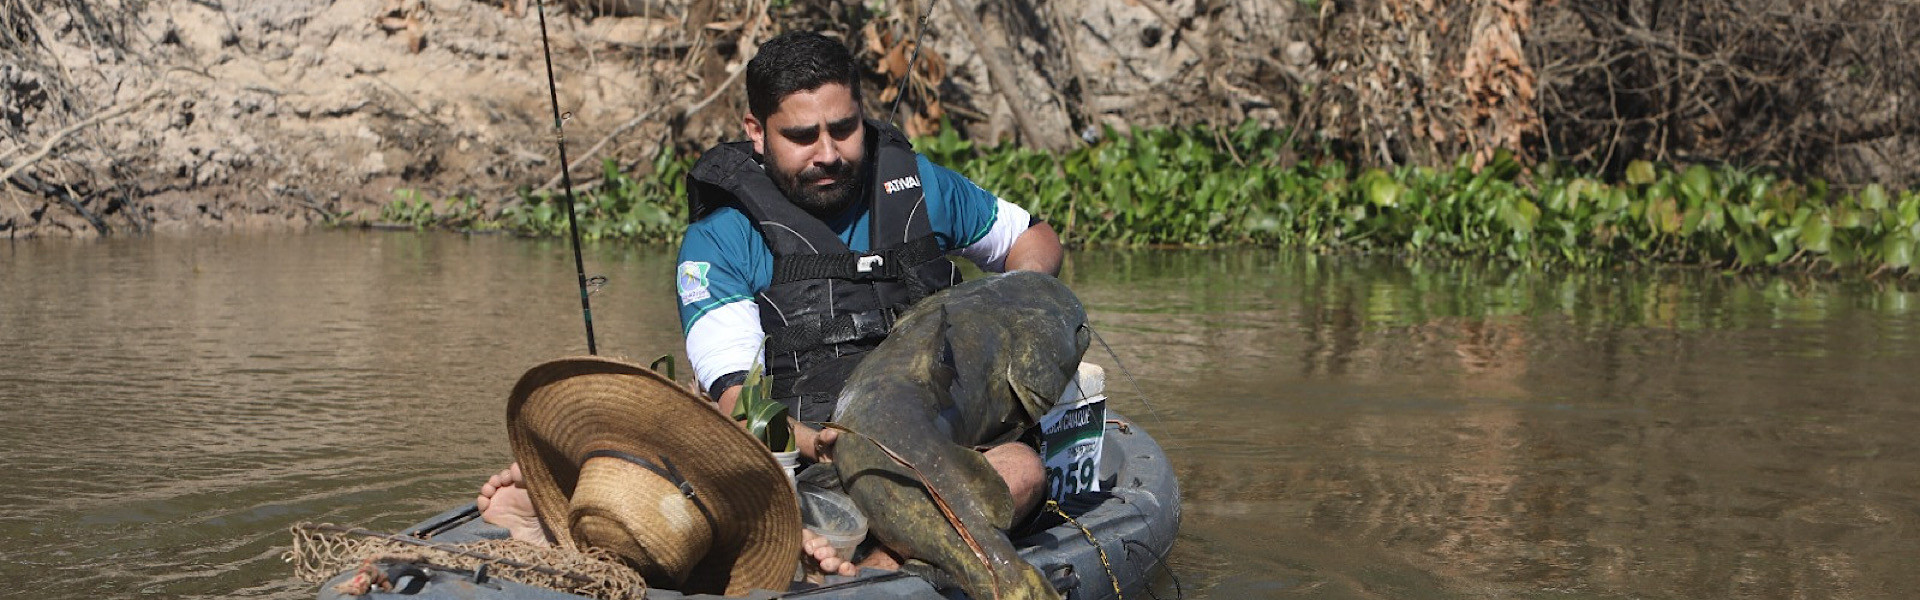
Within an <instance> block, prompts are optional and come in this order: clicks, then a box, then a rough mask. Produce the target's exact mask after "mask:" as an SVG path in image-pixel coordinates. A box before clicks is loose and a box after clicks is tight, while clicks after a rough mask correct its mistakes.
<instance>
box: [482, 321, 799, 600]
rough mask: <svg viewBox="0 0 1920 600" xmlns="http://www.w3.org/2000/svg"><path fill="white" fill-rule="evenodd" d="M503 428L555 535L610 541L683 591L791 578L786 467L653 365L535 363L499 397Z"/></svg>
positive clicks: (577, 542)
mask: <svg viewBox="0 0 1920 600" xmlns="http://www.w3.org/2000/svg"><path fill="white" fill-rule="evenodd" d="M507 435H508V438H509V440H510V441H511V443H512V445H513V457H514V459H515V460H518V461H519V462H520V469H521V471H522V472H523V473H524V474H525V476H526V484H527V492H528V494H529V495H530V496H532V498H533V505H534V509H535V510H536V511H537V513H538V515H539V517H540V523H541V525H544V526H545V527H546V529H547V531H548V532H550V534H551V535H553V537H554V539H555V541H556V542H558V543H559V545H560V546H561V547H563V548H566V549H569V550H579V549H581V548H582V547H584V546H592V547H599V548H604V549H608V550H612V551H613V552H614V553H615V554H618V555H620V557H621V558H622V559H623V560H625V561H626V562H627V564H628V565H630V566H632V567H633V568H634V569H636V570H638V571H640V573H641V575H642V576H644V577H646V578H647V580H648V582H649V584H650V585H654V586H657V587H666V588H671V589H677V590H680V591H682V592H687V593H725V594H727V595H739V594H744V593H746V591H747V590H751V589H756V588H761V589H773V590H783V589H786V587H787V585H788V583H789V582H790V581H791V579H792V578H793V572H794V568H795V565H796V564H797V561H798V559H799V556H800V513H799V503H798V501H797V500H796V499H795V497H794V493H793V488H792V487H789V485H788V484H787V478H786V474H785V472H784V471H782V470H781V468H780V466H779V464H777V463H775V462H774V460H773V455H772V454H771V453H769V452H768V451H767V448H766V446H764V445H761V443H760V442H759V441H758V440H755V439H754V438H753V436H752V435H750V434H748V433H747V432H746V431H745V430H743V429H741V428H740V427H739V426H737V425H735V424H734V423H733V422H732V421H731V420H729V419H727V418H726V417H724V416H721V414H720V413H719V411H716V410H714V409H713V408H712V407H711V406H709V405H708V404H707V403H706V402H705V401H702V400H700V399H699V398H696V397H694V396H693V394H692V393H690V392H689V391H688V390H687V389H686V388H684V387H681V386H680V385H679V384H676V383H674V382H672V381H670V380H668V379H667V378H665V377H662V376H660V375H659V374H658V373H654V372H653V371H652V370H649V369H647V368H646V367H642V366H639V365H635V364H630V363H626V362H621V361H617V360H610V359H606V358H599V357H591V356H582V357H574V358H563V359H559V360H555V361H552V362H548V363H545V364H542V365H540V366H537V367H534V368H533V369H532V370H529V371H527V374H526V375H523V376H521V377H520V383H518V384H516V385H514V387H513V396H512V397H511V399H509V400H508V401H507ZM683 482H684V483H683Z"/></svg>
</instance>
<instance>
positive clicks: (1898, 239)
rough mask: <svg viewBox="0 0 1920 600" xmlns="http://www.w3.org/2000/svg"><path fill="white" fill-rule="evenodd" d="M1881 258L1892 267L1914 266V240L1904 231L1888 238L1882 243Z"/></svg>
mask: <svg viewBox="0 0 1920 600" xmlns="http://www.w3.org/2000/svg"><path fill="white" fill-rule="evenodd" d="M1880 257H1881V260H1883V261H1885V262H1886V263H1887V266H1890V267H1909V266H1913V238H1912V237H1909V236H1907V234H1906V232H1904V231H1903V232H1900V233H1897V234H1894V235H1890V236H1887V238H1886V240H1884V241H1882V242H1881V243H1880Z"/></svg>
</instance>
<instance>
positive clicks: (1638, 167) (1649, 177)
mask: <svg viewBox="0 0 1920 600" xmlns="http://www.w3.org/2000/svg"><path fill="white" fill-rule="evenodd" d="M1653 179H1654V173H1653V163H1650V162H1647V161H1644V160H1636V161H1633V162H1630V163H1627V183H1631V184H1634V185H1646V184H1649V183H1653Z"/></svg>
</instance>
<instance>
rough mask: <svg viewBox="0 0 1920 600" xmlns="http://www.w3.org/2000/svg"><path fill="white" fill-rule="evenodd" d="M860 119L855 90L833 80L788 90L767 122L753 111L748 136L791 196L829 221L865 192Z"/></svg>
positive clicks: (864, 138)
mask: <svg viewBox="0 0 1920 600" xmlns="http://www.w3.org/2000/svg"><path fill="white" fill-rule="evenodd" d="M860 117H861V113H860V104H859V103H858V102H854V100H853V91H852V90H849V89H847V86H844V85H840V84H838V83H829V84H826V85H823V86H820V87H818V88H815V89H811V90H804V91H799V92H794V93H792V94H788V95H787V97H785V98H782V99H781V100H780V108H779V109H778V110H775V111H774V112H773V114H771V115H767V121H766V122H765V123H761V122H760V121H759V120H758V119H755V118H754V116H753V114H752V113H748V114H747V137H748V138H751V139H752V140H753V149H754V150H755V151H757V152H759V153H760V154H761V155H762V156H764V157H766V166H767V169H768V175H770V176H771V177H772V179H773V184H774V185H775V186H778V187H779V188H780V191H781V192H784V193H785V194H786V195H787V200H790V201H792V202H793V203H794V204H795V205H798V206H799V207H800V208H802V209H805V210H806V211H807V212H809V213H812V214H813V215H814V216H816V217H820V218H822V219H825V218H829V217H832V216H835V215H838V214H840V213H841V212H842V211H845V210H846V209H847V207H848V206H849V205H851V204H852V203H853V200H854V196H855V194H857V193H858V192H859V191H860V173H861V167H862V166H863V165H865V164H866V158H867V148H866V141H867V135H866V133H867V132H866V125H865V124H863V123H862V122H861V119H860Z"/></svg>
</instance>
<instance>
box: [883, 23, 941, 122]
mask: <svg viewBox="0 0 1920 600" xmlns="http://www.w3.org/2000/svg"><path fill="white" fill-rule="evenodd" d="M939 3H940V0H927V12H923V13H920V31H917V32H914V34H913V56H910V57H907V72H906V73H905V74H902V75H901V76H900V92H899V93H896V94H894V96H893V108H890V109H887V112H889V113H892V115H891V116H889V117H888V120H891V121H893V122H894V123H896V124H897V123H899V122H900V101H901V100H905V99H907V82H909V81H913V65H915V64H916V63H919V62H920V42H921V40H925V39H927V17H931V16H933V6H934V5H935V4H939Z"/></svg>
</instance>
